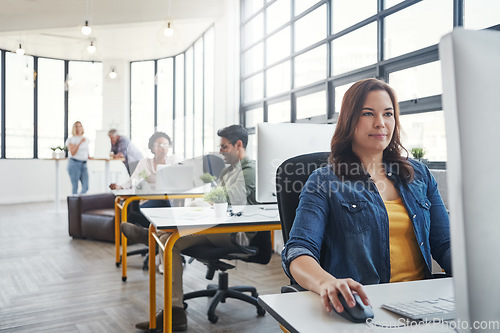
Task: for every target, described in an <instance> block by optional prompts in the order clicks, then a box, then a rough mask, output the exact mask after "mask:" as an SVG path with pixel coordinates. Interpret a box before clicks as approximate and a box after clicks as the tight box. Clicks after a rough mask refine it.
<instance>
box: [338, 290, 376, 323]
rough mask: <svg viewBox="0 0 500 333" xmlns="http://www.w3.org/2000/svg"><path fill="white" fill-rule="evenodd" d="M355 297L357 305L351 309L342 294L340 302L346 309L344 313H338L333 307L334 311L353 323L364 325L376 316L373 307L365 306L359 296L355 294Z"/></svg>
mask: <svg viewBox="0 0 500 333" xmlns="http://www.w3.org/2000/svg"><path fill="white" fill-rule="evenodd" d="M353 297H354V300H355V301H356V305H355V306H353V307H352V308H351V307H349V306H348V305H347V302H346V300H345V298H344V296H342V294H339V301H340V304H342V306H343V307H344V311H342V312H337V310H335V307H333V306H332V307H333V310H334V311H335V312H337V313H338V314H339V315H340V316H342V317H344V318H345V319H347V320H349V321H352V322H353V323H364V322H366V320H367V319H368V318H373V316H374V315H373V309H372V307H371V306H370V305H365V304H364V303H363V301H362V300H361V297H359V295H358V294H353Z"/></svg>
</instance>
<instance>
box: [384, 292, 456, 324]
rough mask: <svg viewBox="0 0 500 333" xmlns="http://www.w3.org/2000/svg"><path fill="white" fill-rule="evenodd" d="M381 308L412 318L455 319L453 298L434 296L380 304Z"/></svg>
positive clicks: (426, 319) (428, 319)
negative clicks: (433, 297)
mask: <svg viewBox="0 0 500 333" xmlns="http://www.w3.org/2000/svg"><path fill="white" fill-rule="evenodd" d="M382 308H384V309H387V310H389V311H392V312H395V313H397V314H399V315H402V316H405V317H408V318H410V319H414V320H422V321H436V320H450V319H455V316H456V315H455V299H454V298H453V297H449V298H444V297H443V298H435V299H422V300H414V301H408V302H402V303H386V304H382Z"/></svg>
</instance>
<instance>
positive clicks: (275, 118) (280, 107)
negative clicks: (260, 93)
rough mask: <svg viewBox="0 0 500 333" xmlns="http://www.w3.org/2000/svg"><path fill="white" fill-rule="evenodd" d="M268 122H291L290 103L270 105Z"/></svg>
mask: <svg viewBox="0 0 500 333" xmlns="http://www.w3.org/2000/svg"><path fill="white" fill-rule="evenodd" d="M267 112H268V114H267V121H268V122H269V123H285V122H290V116H291V111H290V101H284V102H279V103H275V104H270V105H269V107H268V108H267Z"/></svg>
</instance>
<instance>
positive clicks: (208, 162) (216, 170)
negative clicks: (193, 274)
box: [203, 154, 226, 178]
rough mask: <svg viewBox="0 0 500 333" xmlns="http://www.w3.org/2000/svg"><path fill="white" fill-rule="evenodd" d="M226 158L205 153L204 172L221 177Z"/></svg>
mask: <svg viewBox="0 0 500 333" xmlns="http://www.w3.org/2000/svg"><path fill="white" fill-rule="evenodd" d="M225 166H226V165H225V163H224V160H223V159H222V158H220V157H219V156H217V155H211V154H208V155H203V172H208V173H209V174H211V175H212V176H214V177H216V178H219V176H220V173H221V172H222V169H224V167H225Z"/></svg>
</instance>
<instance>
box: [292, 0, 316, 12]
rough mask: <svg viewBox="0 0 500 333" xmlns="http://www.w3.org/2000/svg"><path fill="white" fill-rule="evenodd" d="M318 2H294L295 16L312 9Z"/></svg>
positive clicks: (296, 0)
mask: <svg viewBox="0 0 500 333" xmlns="http://www.w3.org/2000/svg"><path fill="white" fill-rule="evenodd" d="M318 2H319V1H318V0H294V3H295V16H297V15H299V14H302V13H303V12H304V11H305V10H306V9H309V8H311V7H312V6H314V5H315V4H317V3H318Z"/></svg>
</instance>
